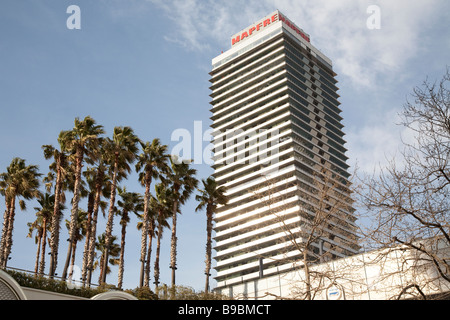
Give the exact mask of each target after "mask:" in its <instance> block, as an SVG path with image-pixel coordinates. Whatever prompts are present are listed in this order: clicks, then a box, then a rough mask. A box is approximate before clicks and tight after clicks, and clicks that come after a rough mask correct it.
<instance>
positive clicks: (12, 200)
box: [0, 158, 41, 268]
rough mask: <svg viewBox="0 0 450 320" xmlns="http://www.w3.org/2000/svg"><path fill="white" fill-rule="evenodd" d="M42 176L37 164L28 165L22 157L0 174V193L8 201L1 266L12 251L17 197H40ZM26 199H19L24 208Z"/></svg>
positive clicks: (0, 256) (2, 240)
mask: <svg viewBox="0 0 450 320" xmlns="http://www.w3.org/2000/svg"><path fill="white" fill-rule="evenodd" d="M40 176H41V174H40V173H39V172H38V167H37V166H35V165H29V166H27V165H26V164H25V160H23V159H20V158H14V159H13V160H12V162H11V164H10V165H9V166H8V167H7V169H6V172H4V173H1V174H0V193H1V194H2V195H3V196H4V197H5V203H6V211H5V214H4V218H3V229H2V237H1V240H0V268H1V267H3V268H5V267H6V264H7V261H8V259H9V254H10V253H11V248H12V243H13V241H12V232H13V229H14V216H15V208H16V198H20V197H21V198H23V199H24V200H30V199H32V198H35V197H38V196H39V195H40V192H39V190H38V189H39V184H40V183H39V179H38V177H40ZM24 200H20V201H19V205H20V208H21V209H22V210H25V209H26V205H25V201H24Z"/></svg>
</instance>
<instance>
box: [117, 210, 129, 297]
mask: <svg viewBox="0 0 450 320" xmlns="http://www.w3.org/2000/svg"><path fill="white" fill-rule="evenodd" d="M127 215H128V214H127V212H126V211H124V212H123V220H124V221H126V218H127ZM126 232H127V223H126V222H123V223H122V238H121V241H120V248H121V250H120V258H119V259H120V260H119V276H118V278H119V279H118V281H117V287H118V288H119V289H122V284H123V271H124V257H125V235H126Z"/></svg>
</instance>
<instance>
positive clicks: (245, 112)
mask: <svg viewBox="0 0 450 320" xmlns="http://www.w3.org/2000/svg"><path fill="white" fill-rule="evenodd" d="M210 75H211V80H210V81H211V83H212V86H211V90H212V93H211V97H212V101H211V105H212V109H211V112H212V117H211V119H212V120H213V123H212V128H213V137H214V138H213V145H214V170H215V173H214V176H215V178H216V181H217V182H218V184H219V185H223V186H226V187H227V196H228V198H229V201H228V204H227V205H224V206H221V207H219V208H218V210H217V213H216V216H215V229H214V230H215V251H216V255H215V260H216V266H215V270H216V271H217V276H216V278H215V279H216V281H217V289H220V288H225V287H227V286H232V285H233V284H237V283H243V282H246V281H250V280H252V279H258V278H261V277H268V276H270V275H273V274H277V273H280V272H290V271H292V270H295V269H296V268H301V267H302V265H303V263H304V261H308V263H309V262H311V263H315V262H317V263H319V262H324V261H326V260H327V259H333V258H338V257H345V256H349V255H353V254H356V253H358V250H359V247H358V245H357V236H356V225H355V220H356V219H355V218H354V215H353V211H354V210H353V209H352V207H351V200H350V198H349V195H350V192H349V189H348V187H349V183H348V178H349V173H348V168H349V166H348V165H347V164H346V161H347V157H346V156H345V152H346V148H345V147H344V144H345V141H344V139H343V136H344V133H343V132H342V129H343V125H342V117H341V116H340V113H341V110H340V108H339V102H338V97H339V95H338V94H337V91H338V88H337V87H336V83H337V81H336V79H335V77H336V74H335V73H334V72H333V68H332V64H331V61H330V59H328V58H327V57H326V56H325V55H324V54H323V53H321V52H320V51H318V50H317V49H316V48H314V47H313V46H312V45H311V43H310V37H309V35H307V34H306V33H305V32H304V31H303V30H301V29H300V28H299V27H297V26H296V25H295V24H294V23H292V22H291V21H290V20H288V19H287V18H286V16H285V15H283V14H282V13H281V12H279V11H278V10H277V11H275V12H273V13H272V14H270V15H268V16H267V17H265V18H263V19H261V20H260V21H258V22H256V23H254V24H252V25H251V26H249V27H248V28H246V29H244V30H242V31H241V32H239V33H237V34H235V35H233V36H232V38H231V49H230V50H228V51H226V52H224V53H222V54H221V55H219V56H218V57H216V58H214V59H213V60H212V72H211V73H210ZM327 190H328V191H327ZM337 198H339V201H337V200H336V199H337ZM337 204H339V208H337ZM332 207H335V208H332ZM320 217H326V218H327V221H326V222H324V221H322V222H320V223H317V222H318V221H320ZM315 223H317V225H314V224H315ZM311 239H314V242H313V243H312V244H311V245H310V246H308V249H307V250H308V251H307V255H306V258H307V260H305V259H304V258H305V256H304V255H303V252H304V249H302V248H306V244H307V242H308V240H311Z"/></svg>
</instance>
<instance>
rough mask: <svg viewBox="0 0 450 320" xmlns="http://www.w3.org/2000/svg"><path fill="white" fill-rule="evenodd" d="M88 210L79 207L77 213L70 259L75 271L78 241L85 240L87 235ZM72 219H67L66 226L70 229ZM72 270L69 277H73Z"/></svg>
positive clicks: (71, 266)
mask: <svg viewBox="0 0 450 320" xmlns="http://www.w3.org/2000/svg"><path fill="white" fill-rule="evenodd" d="M87 215H88V214H87V212H86V211H84V210H81V209H78V214H77V221H76V223H75V230H74V235H75V236H74V238H73V240H74V241H73V245H72V257H71V260H70V270H72V272H73V267H74V265H75V254H76V251H77V244H78V241H80V240H83V238H84V236H85V235H86V222H87ZM70 224H71V221H68V220H66V227H67V229H68V230H69V229H70ZM72 272H70V273H69V275H68V278H69V279H70V278H72Z"/></svg>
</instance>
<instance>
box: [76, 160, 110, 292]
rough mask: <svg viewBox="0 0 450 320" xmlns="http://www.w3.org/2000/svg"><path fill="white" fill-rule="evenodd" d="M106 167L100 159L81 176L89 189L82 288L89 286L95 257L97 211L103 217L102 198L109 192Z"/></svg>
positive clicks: (104, 204) (104, 205) (104, 203)
mask: <svg viewBox="0 0 450 320" xmlns="http://www.w3.org/2000/svg"><path fill="white" fill-rule="evenodd" d="M106 171H107V166H106V164H105V162H104V160H103V159H102V158H100V159H99V160H98V162H97V164H96V166H95V167H90V168H88V169H87V170H86V171H85V172H84V173H83V174H84V176H85V178H86V181H87V183H88V185H89V188H90V193H89V200H88V221H87V222H86V241H85V243H84V252H83V262H82V272H81V278H82V282H83V286H85V285H86V282H87V283H88V284H89V285H90V284H91V279H92V271H93V265H94V257H95V238H96V235H97V221H98V211H99V209H100V208H101V209H102V211H103V217H104V216H105V209H106V206H107V204H106V202H104V201H102V200H101V198H102V197H107V196H108V194H110V192H109V187H110V183H109V176H108V175H107V172H106Z"/></svg>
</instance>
